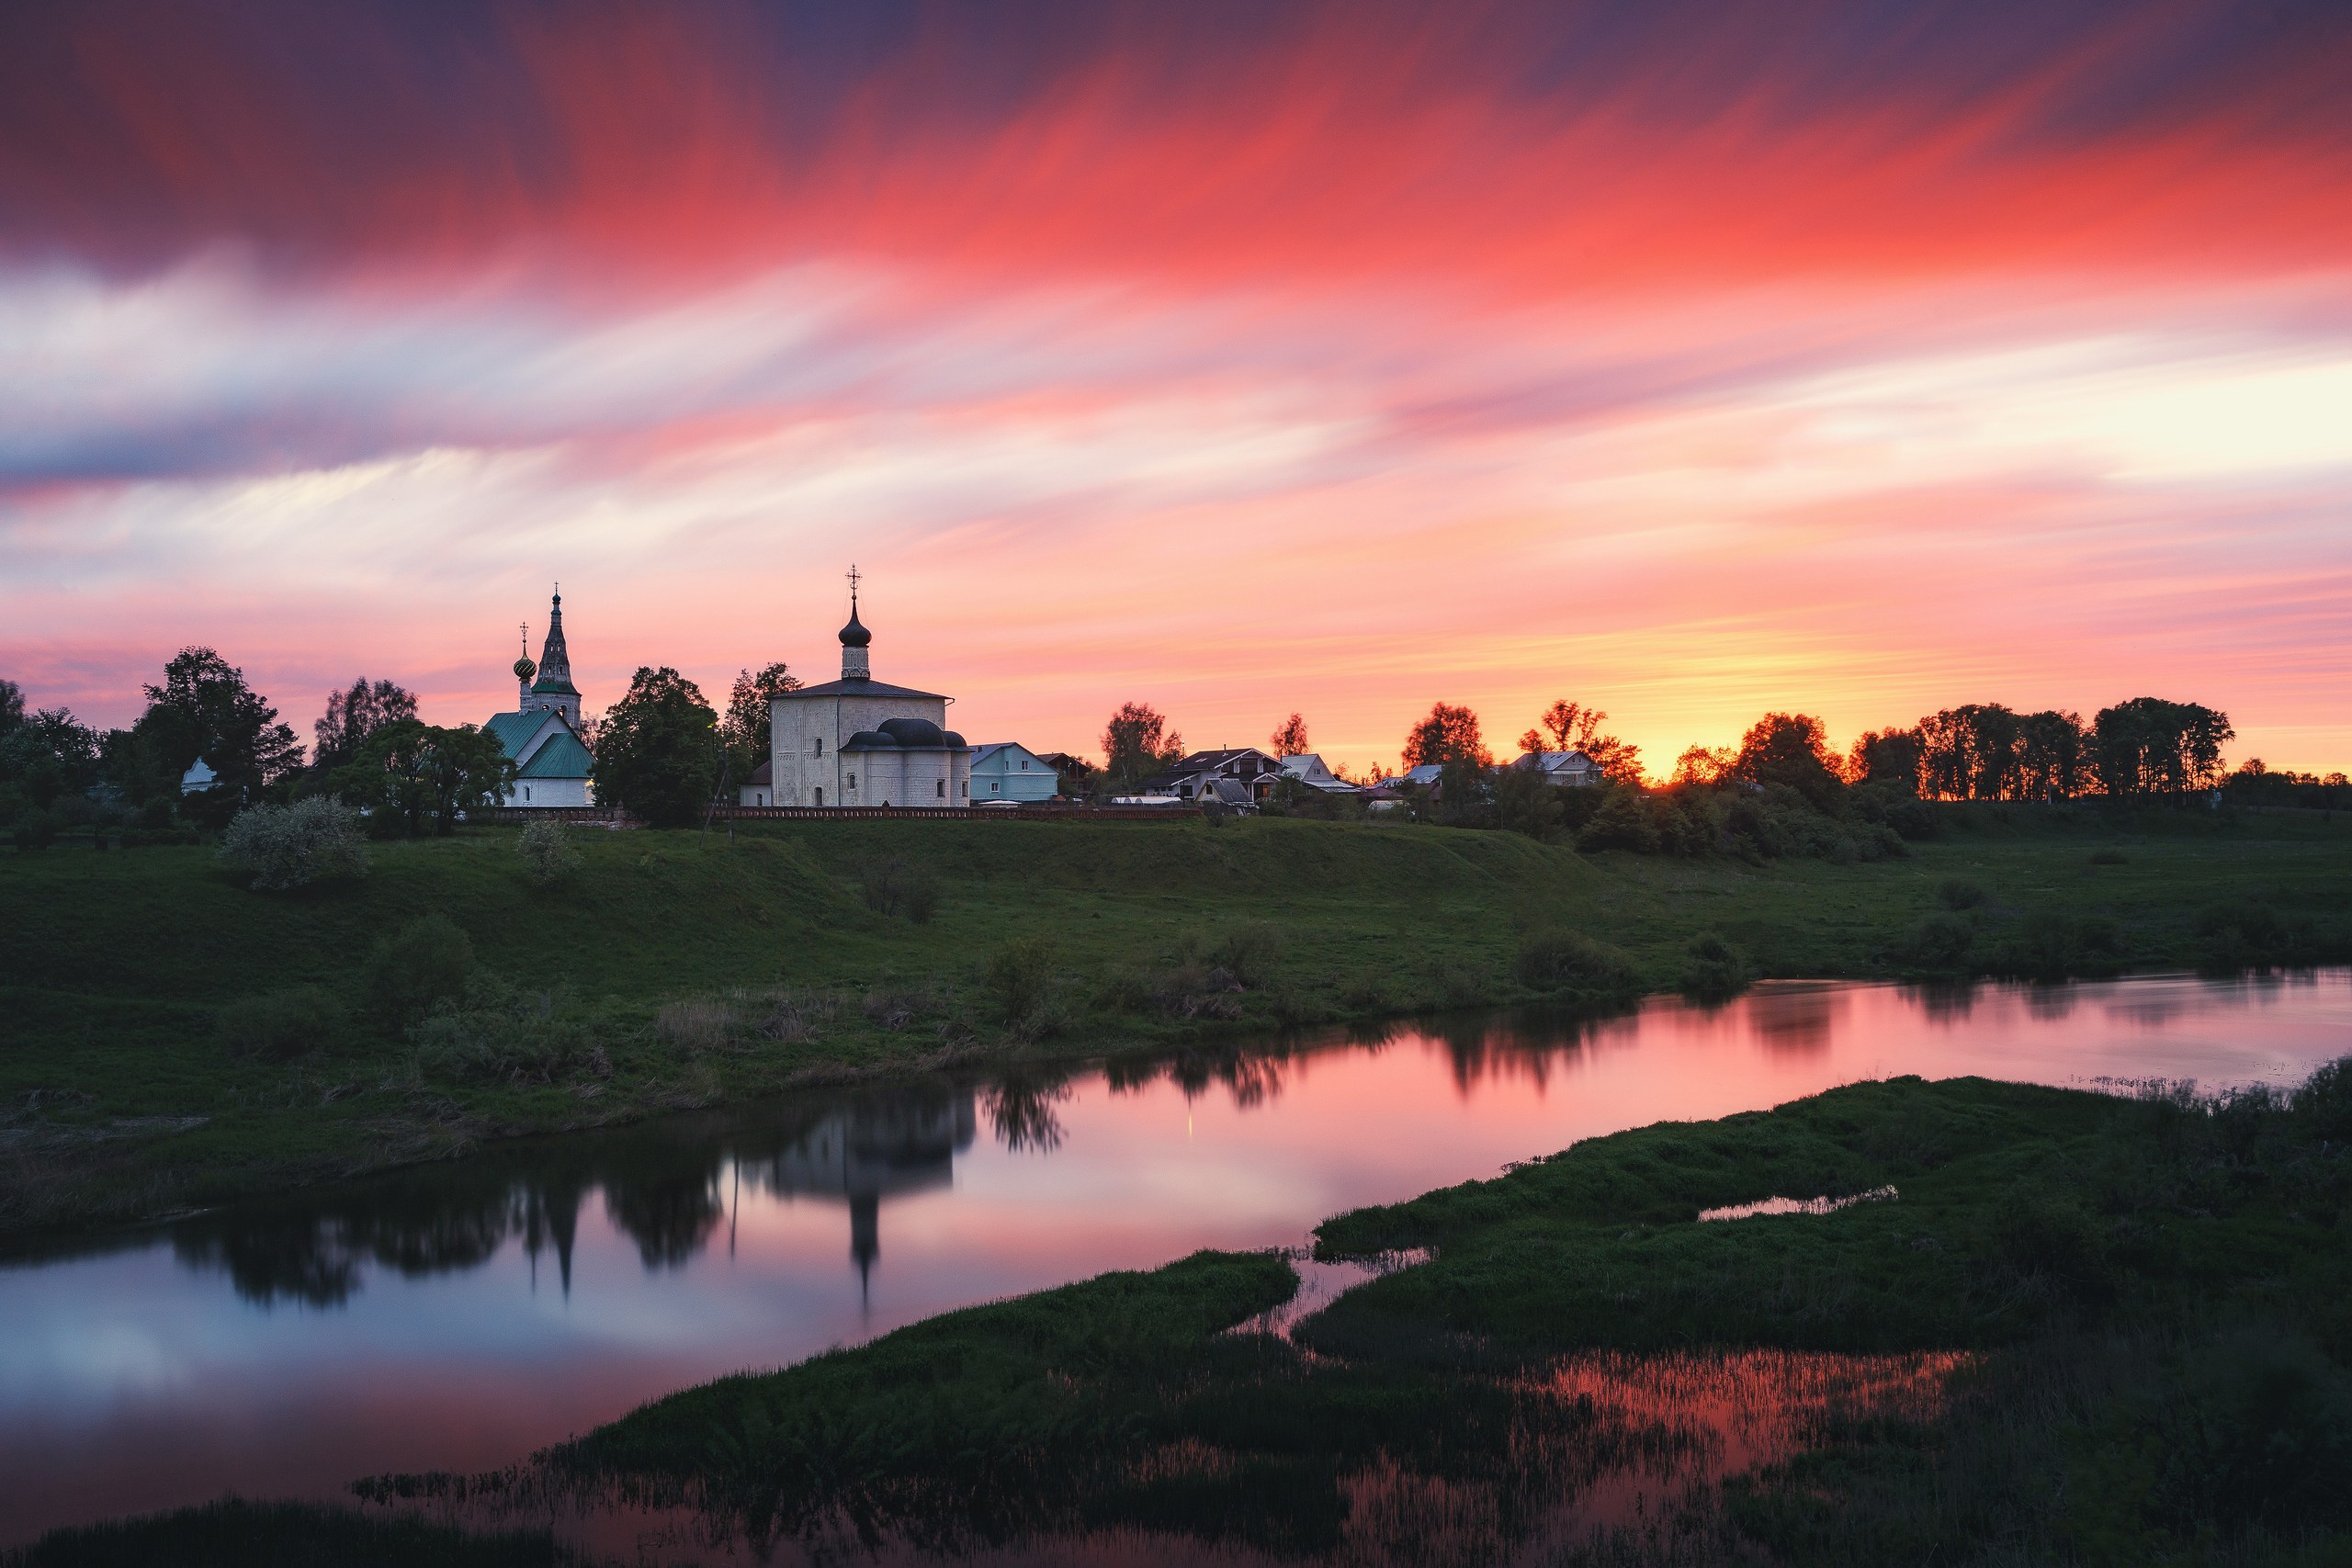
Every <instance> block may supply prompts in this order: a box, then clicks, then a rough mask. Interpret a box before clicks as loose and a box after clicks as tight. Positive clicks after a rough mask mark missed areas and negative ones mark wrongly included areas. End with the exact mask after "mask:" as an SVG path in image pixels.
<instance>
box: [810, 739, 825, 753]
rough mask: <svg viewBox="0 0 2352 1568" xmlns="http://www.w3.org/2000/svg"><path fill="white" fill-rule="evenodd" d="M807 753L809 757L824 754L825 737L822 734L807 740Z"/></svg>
mask: <svg viewBox="0 0 2352 1568" xmlns="http://www.w3.org/2000/svg"><path fill="white" fill-rule="evenodd" d="M824 754H825V738H824V737H823V736H821V735H820V736H818V737H817V738H816V739H814V740H811V741H810V742H809V755H810V756H811V757H821V756H823V755H824Z"/></svg>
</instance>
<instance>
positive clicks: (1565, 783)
mask: <svg viewBox="0 0 2352 1568" xmlns="http://www.w3.org/2000/svg"><path fill="white" fill-rule="evenodd" d="M1511 766H1512V767H1514V768H1534V769H1538V770H1540V771H1541V772H1542V773H1543V774H1544V779H1545V780H1546V781H1547V782H1549V783H1551V784H1555V785H1557V786H1559V787H1560V788H1563V789H1587V788H1589V787H1591V786H1592V785H1595V784H1606V783H1607V782H1608V775H1607V774H1605V773H1602V772H1601V771H1600V763H1598V762H1596V761H1593V760H1592V759H1591V758H1590V757H1589V756H1587V755H1585V754H1584V753H1583V752H1582V751H1529V752H1526V753H1524V754H1523V755H1521V757H1520V758H1519V760H1518V761H1515V762H1513V763H1512V764H1511Z"/></svg>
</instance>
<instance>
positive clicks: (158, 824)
mask: <svg viewBox="0 0 2352 1568" xmlns="http://www.w3.org/2000/svg"><path fill="white" fill-rule="evenodd" d="M139 825H140V826H141V828H144V829H147V830H148V831H150V832H156V831H160V830H162V829H167V828H170V827H171V826H172V825H173V824H172V797H171V796H169V795H157V796H156V797H155V798H154V799H153V800H151V801H149V802H148V803H147V804H146V805H144V806H142V807H140V808H139Z"/></svg>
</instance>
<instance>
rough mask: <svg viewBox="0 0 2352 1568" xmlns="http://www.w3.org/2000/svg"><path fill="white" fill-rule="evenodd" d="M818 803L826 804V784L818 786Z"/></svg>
mask: <svg viewBox="0 0 2352 1568" xmlns="http://www.w3.org/2000/svg"><path fill="white" fill-rule="evenodd" d="M817 804H818V805H820V806H822V805H824V804H825V786H824V785H823V784H819V785H818V786H817Z"/></svg>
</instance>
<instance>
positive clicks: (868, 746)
mask: <svg viewBox="0 0 2352 1568" xmlns="http://www.w3.org/2000/svg"><path fill="white" fill-rule="evenodd" d="M898 749H899V739H898V737H897V736H895V735H885V734H884V733H882V732H881V731H880V730H878V729H861V730H859V731H858V732H857V733H856V734H854V735H853V736H851V737H850V738H849V739H846V740H844V741H842V750H844V751H895V750H898Z"/></svg>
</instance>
